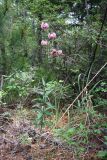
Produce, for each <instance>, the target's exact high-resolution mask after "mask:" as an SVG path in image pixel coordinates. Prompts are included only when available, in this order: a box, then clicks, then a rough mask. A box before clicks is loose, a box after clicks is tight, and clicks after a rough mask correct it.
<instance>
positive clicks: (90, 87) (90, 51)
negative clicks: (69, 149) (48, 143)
mask: <svg viewBox="0 0 107 160" xmlns="http://www.w3.org/2000/svg"><path fill="white" fill-rule="evenodd" d="M102 67H103V68H102ZM100 69H101V72H99V70H100ZM98 72H99V73H98ZM94 76H95V78H93V77H94ZM92 78H93V79H92ZM90 80H91V83H90ZM84 87H85V88H84ZM81 91H82V92H81ZM79 94H80V95H79ZM78 95H79V96H78ZM76 97H77V98H76ZM75 98H76V100H74V99H75ZM73 101H74V102H73ZM72 102H73V104H72ZM69 104H71V105H69ZM0 107H1V108H5V107H7V108H12V109H17V108H21V109H22V108H23V107H28V108H30V109H32V110H33V111H35V112H36V113H37V115H36V118H34V119H33V122H34V124H35V126H36V127H40V129H41V130H42V129H43V128H44V127H45V126H50V128H54V129H53V130H54V132H55V134H56V135H57V136H60V137H61V138H62V139H64V140H66V141H67V142H68V143H69V145H74V148H76V147H77V146H78V149H77V154H76V156H78V157H79V155H80V154H82V153H83V152H85V148H84V147H83V146H84V144H88V143H89V138H88V136H89V135H90V134H92V133H91V132H92V131H93V135H94V134H100V133H99V132H100V131H99V128H102V127H103V128H106V129H107V124H106V123H105V118H106V116H107V2H106V0H93V1H92V0H72V1H70V0H0ZM99 112H100V113H101V114H100V113H99ZM63 113H64V116H66V115H67V116H68V122H67V125H65V126H64V127H62V128H60V129H58V130H57V129H56V130H55V128H58V127H57V125H58V120H59V117H61V116H62V115H63ZM76 116H77V117H76ZM79 116H80V117H79ZM53 117H54V120H53V121H52V122H51V121H50V119H52V118H53ZM78 118H80V119H79V120H78ZM62 119H63V116H62ZM62 119H61V120H62ZM102 120H104V123H103V124H102V125H101V126H100V122H102ZM78 121H79V123H80V125H77V127H75V123H77V124H78ZM96 121H98V124H95V123H97V122H96ZM87 126H88V127H87ZM60 132H61V133H60ZM71 137H77V139H78V140H79V141H78V140H77V141H78V143H77V142H76V141H75V140H72V141H70V139H71ZM104 143H105V145H106V146H107V136H105V138H104ZM99 155H100V156H99V157H103V158H105V157H106V156H107V153H105V151H104V154H103V151H100V152H99Z"/></svg>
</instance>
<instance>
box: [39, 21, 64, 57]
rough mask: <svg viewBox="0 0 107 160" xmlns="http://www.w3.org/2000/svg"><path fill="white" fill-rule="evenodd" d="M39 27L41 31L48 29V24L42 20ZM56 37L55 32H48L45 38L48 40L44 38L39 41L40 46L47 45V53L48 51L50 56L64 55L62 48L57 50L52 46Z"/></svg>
mask: <svg viewBox="0 0 107 160" xmlns="http://www.w3.org/2000/svg"><path fill="white" fill-rule="evenodd" d="M41 29H42V30H43V31H46V30H48V29H49V24H48V23H46V22H42V23H41ZM56 38H57V34H56V33H55V32H50V33H48V34H47V39H48V40H47V39H45V40H42V41H41V45H42V46H47V47H49V53H50V54H49V55H50V56H52V57H58V56H63V55H64V54H63V51H62V50H57V49H56V48H53V47H52V45H53V42H54V40H55V39H56ZM49 44H50V45H49Z"/></svg>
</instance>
